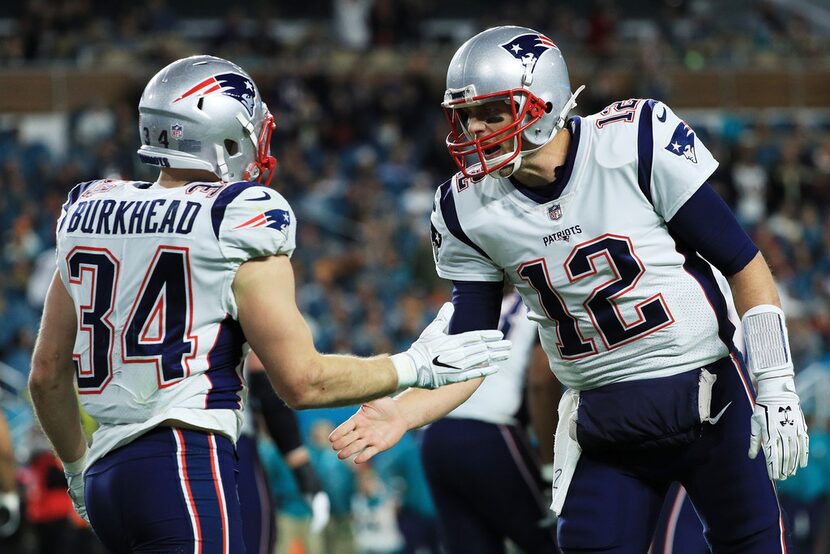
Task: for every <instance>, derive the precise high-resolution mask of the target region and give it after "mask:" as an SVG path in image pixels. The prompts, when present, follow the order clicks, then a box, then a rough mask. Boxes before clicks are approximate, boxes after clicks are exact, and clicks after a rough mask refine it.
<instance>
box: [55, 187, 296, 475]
mask: <svg viewBox="0 0 830 554" xmlns="http://www.w3.org/2000/svg"><path fill="white" fill-rule="evenodd" d="M295 229H296V224H295V221H294V214H293V213H292V211H291V208H290V207H289V205H288V203H287V202H286V200H285V199H284V198H283V197H282V196H280V194H278V193H277V192H275V191H274V190H271V189H268V188H266V187H262V186H258V185H255V184H253V183H246V182H239V183H232V184H223V183H190V184H188V185H186V186H183V187H178V188H162V187H160V186H158V185H151V184H150V183H141V182H133V181H120V180H117V181H116V180H104V181H92V182H88V183H82V184H80V185H78V186H76V187H75V188H74V189H73V190H72V192H71V193H70V194H69V199H68V200H67V202H66V204H65V205H64V208H63V213H62V215H61V218H60V219H59V221H58V230H57V244H58V253H57V263H58V269H59V271H60V276H61V279H62V281H63V283H64V285H65V286H66V289H67V290H68V291H69V294H70V295H71V296H72V299H73V301H74V303H75V306H76V309H77V318H78V333H77V336H76V339H75V347H74V350H73V358H74V361H75V365H76V371H77V376H78V389H79V392H80V398H81V403H82V405H83V407H84V409H85V410H86V411H87V412H88V413H89V414H90V415H91V416H92V417H93V418H94V419H95V420H96V421H97V422H98V423H99V428H98V430H97V431H96V432H95V434H94V436H93V443H92V447H91V451H90V456H89V461H88V463H90V464H91V463H92V462H93V461H95V460H96V459H98V458H100V457H101V456H103V455H104V454H106V453H107V452H109V451H110V450H112V449H113V448H116V447H118V446H121V445H124V444H126V443H128V442H130V441H131V440H133V439H135V438H136V437H138V436H139V435H141V434H142V433H144V432H146V431H147V430H149V429H151V428H153V427H154V426H156V425H158V424H159V423H160V422H162V421H164V420H166V419H175V420H179V421H183V422H185V423H187V424H189V425H193V426H196V427H199V428H203V429H207V430H212V431H216V432H219V433H222V434H224V435H226V436H228V437H229V438H231V439H232V440H234V441H235V440H236V439H237V438H238V435H239V431H240V426H241V424H242V406H243V404H244V402H245V395H246V389H245V387H244V382H243V379H242V374H241V361H242V359H243V354H244V353H245V352H246V351H247V344H246V343H245V337H244V335H243V334H242V330H241V328H240V326H239V323H238V321H237V308H236V302H235V300H234V296H233V293H232V291H231V284H232V282H233V279H234V277H235V275H236V271H237V269H238V268H239V266H240V265H241V264H242V263H243V262H245V261H247V260H249V259H251V258H256V257H262V256H271V255H277V254H284V255H288V256H290V255H291V254H292V252H293V250H294V245H295Z"/></svg>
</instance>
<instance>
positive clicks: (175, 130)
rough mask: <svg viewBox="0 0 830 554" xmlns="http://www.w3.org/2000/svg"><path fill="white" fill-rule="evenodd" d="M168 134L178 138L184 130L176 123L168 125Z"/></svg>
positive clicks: (182, 134)
mask: <svg viewBox="0 0 830 554" xmlns="http://www.w3.org/2000/svg"><path fill="white" fill-rule="evenodd" d="M170 134H171V135H173V138H177V139H180V138H182V136H184V130H183V129H182V126H181V125H179V124H178V123H177V124H175V125H173V126H172V127H170Z"/></svg>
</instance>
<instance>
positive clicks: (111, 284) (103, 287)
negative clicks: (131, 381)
mask: <svg viewBox="0 0 830 554" xmlns="http://www.w3.org/2000/svg"><path fill="white" fill-rule="evenodd" d="M66 264H67V266H68V269H69V282H70V283H71V284H74V285H80V286H86V285H88V286H89V301H88V302H87V303H85V304H81V305H80V306H79V314H78V332H79V333H87V334H88V335H89V337H88V338H89V350H88V351H87V352H86V355H85V356H82V355H81V354H72V359H73V361H74V363H75V371H76V373H77V376H78V389H79V390H80V392H81V393H86V394H89V393H97V392H100V391H102V390H103V389H104V387H105V386H106V385H107V383H108V382H109V381H110V379H111V378H112V344H113V342H112V341H113V335H114V334H115V326H114V325H113V324H112V322H111V321H110V319H109V318H110V315H111V314H112V309H113V306H114V305H115V286H116V283H117V282H118V269H119V266H120V264H119V263H118V260H117V259H116V258H115V256H113V255H112V253H111V252H110V251H109V250H107V249H106V248H75V249H73V250H72V251H71V252H70V253H69V255H67V257H66Z"/></svg>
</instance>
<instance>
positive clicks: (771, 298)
mask: <svg viewBox="0 0 830 554" xmlns="http://www.w3.org/2000/svg"><path fill="white" fill-rule="evenodd" d="M727 280H728V281H729V287H730V288H731V289H732V296H733V299H734V301H735V309H736V310H737V311H738V316H739V317H743V315H744V313H745V312H746V311H747V310H748V309H750V308H752V307H754V306H759V305H761V304H772V305H773V306H778V307H780V306H781V300H780V299H779V298H778V291H777V290H776V288H775V281H774V280H773V278H772V273H770V270H769V267H767V262H766V260H765V259H764V256H763V255H762V254H761V253H760V252H759V253H758V254H756V255H755V257H754V258H753V259H752V261H750V262H749V263H748V264H746V266H744V268H743V269H742V270H740V271H739V272H737V273H736V274H735V275H732V276H731V277H728V278H727Z"/></svg>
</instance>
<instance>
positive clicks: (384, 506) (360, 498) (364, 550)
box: [352, 466, 404, 554]
mask: <svg viewBox="0 0 830 554" xmlns="http://www.w3.org/2000/svg"><path fill="white" fill-rule="evenodd" d="M397 509H398V506H397V502H396V500H395V497H394V496H393V495H392V493H391V492H390V491H389V490H388V489H387V487H386V485H385V484H384V483H383V481H381V479H380V477H378V475H377V473H376V472H375V470H374V469H372V467H371V466H362V467H361V468H360V469H359V470H358V474H357V493H356V494H355V496H354V497H353V499H352V511H353V513H354V534H355V542H356V543H357V552H358V554H399V553H401V552H403V548H404V539H403V535H401V532H400V530H399V529H398V522H397V516H396V514H397Z"/></svg>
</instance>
